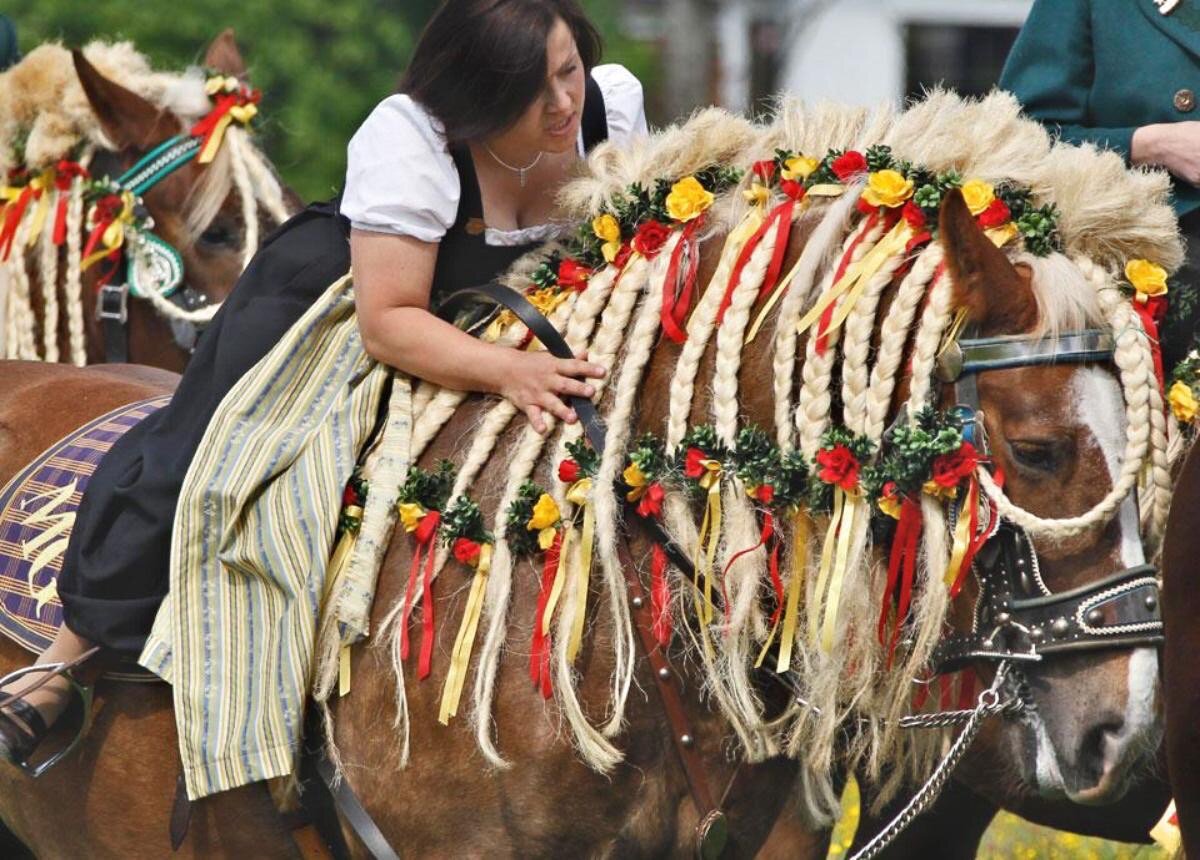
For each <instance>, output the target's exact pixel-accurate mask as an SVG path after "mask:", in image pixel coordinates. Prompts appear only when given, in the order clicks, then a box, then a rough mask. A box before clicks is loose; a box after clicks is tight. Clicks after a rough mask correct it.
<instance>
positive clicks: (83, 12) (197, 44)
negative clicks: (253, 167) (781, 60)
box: [4, 0, 655, 200]
mask: <svg viewBox="0 0 1200 860" xmlns="http://www.w3.org/2000/svg"><path fill="white" fill-rule="evenodd" d="M583 5H584V6H585V7H587V9H588V11H589V13H590V14H591V15H592V16H593V17H594V20H595V21H596V23H597V25H598V26H599V27H600V28H601V30H602V32H603V33H604V36H605V40H606V50H605V58H606V60H610V61H613V62H619V63H624V64H625V65H627V66H628V67H629V68H630V69H631V70H632V71H633V72H634V73H635V74H637V75H638V76H639V77H640V78H642V80H643V81H647V82H648V80H649V78H650V77H652V76H653V74H654V68H655V59H654V51H653V48H652V47H651V46H648V45H643V44H639V43H636V42H632V41H630V40H629V39H626V38H623V37H622V36H621V35H620V33H619V31H618V20H617V18H618V14H619V4H616V3H613V2H604V0H584V4H583ZM436 6H437V0H393V2H390V3H386V2H379V0H254V2H246V0H155V2H152V3H147V2H145V1H144V0H104V2H102V3H89V4H83V3H80V2H79V0H8V3H6V4H5V10H4V11H5V14H6V15H8V16H9V17H10V18H12V19H13V21H14V22H15V23H16V25H17V31H18V34H19V38H20V44H21V49H22V51H24V52H25V53H28V52H29V51H30V50H32V49H33V48H34V47H36V46H37V45H39V44H41V43H42V42H46V41H51V40H60V41H62V42H63V43H64V44H65V45H67V46H78V45H82V44H84V43H85V42H87V41H90V40H91V39H95V38H105V39H109V40H117V39H128V40H131V41H132V42H134V44H136V45H137V47H138V49H139V50H141V51H142V52H143V53H145V54H146V55H147V56H148V57H150V60H151V62H152V63H153V64H154V65H155V67H157V68H163V69H182V68H183V67H185V66H187V65H189V64H193V63H196V62H198V61H199V60H200V59H202V58H203V55H204V49H205V48H206V47H207V46H208V43H209V41H211V40H212V38H213V37H214V36H216V35H217V33H219V32H220V31H221V30H223V29H224V28H226V27H233V28H234V29H235V30H236V31H237V38H238V44H239V45H240V46H241V49H242V54H243V56H244V57H245V58H246V63H247V65H248V66H249V69H250V79H251V81H252V82H253V84H254V85H255V86H257V87H259V88H261V89H262V90H263V104H262V113H261V114H260V116H261V117H262V122H261V125H260V134H261V138H260V139H261V141H262V143H263V145H264V146H265V148H266V150H267V152H268V154H269V155H270V157H271V159H272V161H273V162H274V163H275V164H276V166H277V167H278V168H279V170H280V172H281V173H282V174H283V177H284V179H285V180H287V182H288V183H289V184H290V185H291V186H292V187H293V188H295V189H296V191H297V192H298V193H299V194H300V195H301V196H302V197H303V198H305V199H306V200H312V199H320V198H325V197H329V196H331V195H332V194H333V192H334V191H335V190H336V189H337V188H338V187H340V185H341V182H342V177H343V175H344V171H345V165H346V159H345V150H346V142H347V141H348V140H349V139H350V136H351V135H352V134H353V133H354V130H355V129H356V128H357V127H358V125H359V123H361V122H362V121H363V119H364V118H365V117H366V115H367V114H368V113H369V112H370V111H371V108H373V107H374V106H375V104H376V103H377V102H378V101H379V100H380V99H382V98H384V97H385V96H386V95H387V94H388V93H389V92H391V91H392V90H393V89H394V88H395V84H396V81H397V80H398V78H399V76H400V72H401V71H402V70H403V68H404V65H405V63H406V62H407V59H408V56H409V53H410V52H411V51H412V47H413V44H414V43H415V41H416V38H417V36H418V35H419V34H420V31H421V27H422V26H423V25H424V22H425V21H426V20H427V19H428V18H429V16H430V15H431V14H432V12H433V10H434V8H436Z"/></svg>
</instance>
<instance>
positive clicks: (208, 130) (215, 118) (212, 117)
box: [191, 90, 262, 151]
mask: <svg viewBox="0 0 1200 860" xmlns="http://www.w3.org/2000/svg"><path fill="white" fill-rule="evenodd" d="M261 99H262V93H261V92H260V91H259V90H250V91H249V92H248V93H247V92H245V91H244V90H240V91H238V92H235V93H220V94H218V95H217V96H216V98H215V99H214V104H213V109H212V110H210V111H209V112H208V113H206V114H205V115H204V116H202V117H201V118H200V119H199V120H198V121H197V122H196V124H195V125H193V126H192V130H191V135H192V137H202V138H204V140H203V141H202V142H201V144H200V149H201V151H203V149H204V147H205V146H206V145H207V144H208V138H209V137H210V136H211V135H212V133H213V132H214V131H215V130H216V128H217V124H218V123H219V122H220V121H221V117H223V116H225V114H227V113H229V112H230V111H231V110H233V109H234V108H235V107H238V106H239V105H245V104H250V103H251V102H253V103H254V104H258V102H259V101H260V100H261Z"/></svg>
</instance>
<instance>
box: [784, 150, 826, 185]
mask: <svg viewBox="0 0 1200 860" xmlns="http://www.w3.org/2000/svg"><path fill="white" fill-rule="evenodd" d="M820 166H821V161H820V159H817V158H809V157H808V156H806V155H795V156H792V157H791V158H789V159H788V160H787V161H785V162H784V163H783V171H782V172H781V175H782V176H783V178H784V179H787V180H794V181H797V182H803V181H804V180H805V179H808V177H809V176H811V175H812V172H813V171H814V170H816V169H817V168H818V167H820Z"/></svg>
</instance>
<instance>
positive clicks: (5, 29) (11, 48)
mask: <svg viewBox="0 0 1200 860" xmlns="http://www.w3.org/2000/svg"><path fill="white" fill-rule="evenodd" d="M19 59H21V51H20V50H19V49H18V48H17V28H16V25H14V24H13V22H12V19H11V18H9V17H8V16H7V15H0V72H2V71H4V70H5V69H7V68H8V67H9V66H12V65H15V64H16V62H17V60H19Z"/></svg>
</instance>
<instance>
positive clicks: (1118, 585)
mask: <svg viewBox="0 0 1200 860" xmlns="http://www.w3.org/2000/svg"><path fill="white" fill-rule="evenodd" d="M1112 357H1113V337H1112V335H1111V334H1109V333H1108V332H1104V331H1100V330H1098V329H1088V330H1086V331H1078V332H1068V333H1063V334H1059V335H1055V336H1048V337H1040V338H1035V337H1029V336H1025V335H1006V336H1001V337H966V338H960V339H958V340H957V341H954V342H951V343H950V344H949V345H948V346H947V348H946V349H945V351H944V352H943V353H942V355H941V357H940V358H939V360H938V365H937V375H938V378H939V379H940V380H941V381H942V382H943V383H945V384H948V385H952V386H953V388H954V401H955V403H957V404H960V407H959V408H963V409H965V410H967V411H969V412H970V413H972V414H973V416H974V418H975V420H976V421H981V420H982V414H981V412H980V405H979V392H978V389H977V386H976V375H977V374H979V373H982V372H985V371H988V370H1002V369H1008V368H1017V367H1036V366H1045V365H1050V364H1082V363H1086V362H1105V361H1111V360H1112ZM985 444H986V443H985V441H983V440H981V441H980V443H979V445H977V447H979V448H980V450H981V452H982V453H985V454H986V453H987V452H986V450H985V449H984V447H983V446H984V445H985ZM974 568H975V573H976V576H977V578H978V582H979V598H978V600H977V602H976V604H975V612H974V620H973V623H972V627H971V631H970V632H969V633H962V634H953V635H950V636H947V637H945V638H944V639H943V640H942V642H941V643H940V644H939V645H938V648H937V650H936V652H935V655H934V664H935V666H936V667H937V671H938V672H950V671H955V670H957V669H960V668H962V667H963V666H964V665H965V664H966V663H968V662H970V661H973V660H989V661H999V660H1008V661H1012V662H1039V661H1041V660H1043V659H1044V658H1046V657H1052V656H1058V655H1062V654H1074V653H1078V652H1081V651H1094V650H1098V649H1102V648H1133V647H1138V646H1144V645H1157V644H1159V643H1160V642H1162V639H1163V636H1162V616H1161V613H1160V612H1159V587H1158V580H1157V578H1156V574H1157V569H1156V568H1155V567H1154V566H1153V565H1150V564H1142V565H1136V566H1134V567H1130V568H1125V569H1124V570H1119V571H1117V572H1115V573H1113V574H1112V575H1111V576H1107V577H1105V578H1103V579H1101V580H1099V581H1097V582H1092V583H1088V584H1087V585H1083V586H1080V587H1078V588H1074V589H1071V590H1070V591H1064V592H1061V593H1058V594H1055V593H1052V592H1051V591H1050V589H1049V588H1047V587H1046V584H1045V582H1044V581H1043V580H1042V576H1041V571H1040V569H1039V567H1038V560H1037V553H1036V552H1035V551H1034V549H1033V542H1032V541H1031V540H1030V538H1029V536H1028V535H1027V534H1026V533H1025V530H1024V529H1022V528H1021V527H1020V526H1018V525H1016V524H1014V523H1010V522H1001V523H999V524H997V527H996V529H995V533H994V534H993V535H992V537H991V538H990V539H989V540H988V542H987V543H986V544H984V546H983V548H982V549H981V550H980V552H979V555H978V556H977V557H976V559H975V565H974Z"/></svg>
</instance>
